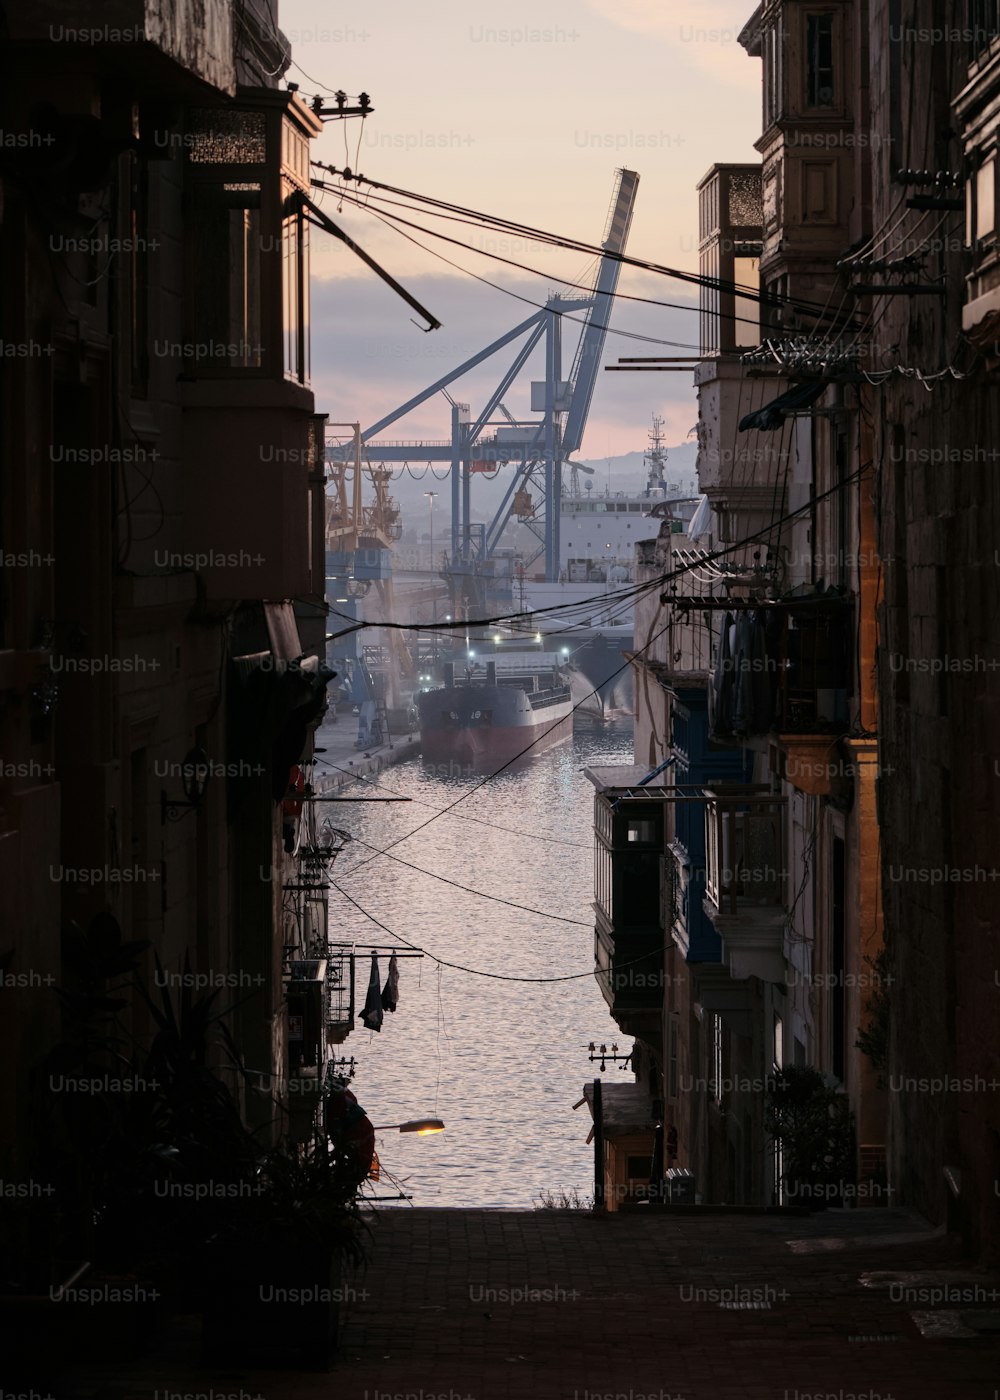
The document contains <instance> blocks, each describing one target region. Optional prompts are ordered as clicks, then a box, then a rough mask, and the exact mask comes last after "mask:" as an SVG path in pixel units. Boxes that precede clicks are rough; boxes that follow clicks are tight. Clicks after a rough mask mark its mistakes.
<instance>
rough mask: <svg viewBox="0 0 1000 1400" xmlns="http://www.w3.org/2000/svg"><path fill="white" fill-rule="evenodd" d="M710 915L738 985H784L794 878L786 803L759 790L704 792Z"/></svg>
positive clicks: (730, 788)
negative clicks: (747, 981)
mask: <svg viewBox="0 0 1000 1400" xmlns="http://www.w3.org/2000/svg"><path fill="white" fill-rule="evenodd" d="M705 792H706V797H707V798H708V801H707V802H706V806H705V903H704V908H705V913H706V915H707V916H708V918H709V919H710V920H711V922H712V924H713V925H714V926H715V928H716V930H717V932H718V933H719V935H720V936H721V938H722V944H723V961H724V962H725V963H726V964H727V965H728V968H729V973H730V976H731V977H733V978H734V979H736V980H742V979H743V978H746V977H751V976H754V977H760V978H761V979H762V980H763V981H769V982H780V981H783V980H784V954H783V934H784V927H785V917H786V915H785V911H786V908H787V898H788V895H787V891H788V888H789V873H788V870H787V868H786V861H785V850H786V843H785V833H784V822H785V808H786V803H785V799H784V798H783V797H778V796H775V795H774V794H773V793H771V792H770V790H769V789H768V788H767V787H764V786H761V785H759V784H736V783H733V784H725V785H719V786H717V787H714V788H706V790H705Z"/></svg>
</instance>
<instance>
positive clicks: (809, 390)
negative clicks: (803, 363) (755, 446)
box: [740, 379, 827, 433]
mask: <svg viewBox="0 0 1000 1400" xmlns="http://www.w3.org/2000/svg"><path fill="white" fill-rule="evenodd" d="M826 387H827V381H826V380H825V379H811V380H809V382H808V383H806V384H797V385H796V386H795V388H794V389H789V390H788V391H787V392H786V393H784V394H779V395H778V397H777V398H776V399H772V400H771V402H770V403H766V404H765V405H764V407H763V408H758V409H756V410H755V411H754V412H753V413H748V414H746V415H745V416H744V417H743V418H741V419H740V432H741V433H745V432H749V431H751V430H754V431H756V432H758V433H770V432H774V430H775V429H776V428H780V427H781V426H782V425H783V423H784V421H785V419H786V418H788V417H790V416H791V415H792V414H794V413H801V412H803V410H804V409H807V408H811V407H812V405H813V404H814V403H815V402H816V400H817V399H819V398H821V397H822V396H823V394H824V393H825V392H826Z"/></svg>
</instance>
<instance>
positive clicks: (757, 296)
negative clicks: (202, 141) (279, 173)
mask: <svg viewBox="0 0 1000 1400" xmlns="http://www.w3.org/2000/svg"><path fill="white" fill-rule="evenodd" d="M313 184H314V186H316V187H318V188H320V189H322V188H324V182H323V181H317V180H314V181H313ZM345 197H346V198H347V200H348V203H351V204H353V205H354V206H355V207H356V208H358V209H364V210H366V211H367V212H368V213H370V214H374V215H375V216H376V217H377V218H379V219H381V220H382V222H383V223H387V224H389V225H390V226H391V227H394V228H396V231H397V232H398V233H400V235H401V236H405V237H408V238H409V241H410V242H412V243H414V244H415V245H416V246H417V247H418V248H421V249H422V251H424V252H426V253H429V254H430V255H431V256H437V257H440V258H442V261H444V262H448V263H449V265H450V266H452V267H455V268H457V270H458V271H460V272H464V273H465V274H466V275H467V276H469V277H474V278H476V280H478V281H484V282H487V283H488V285H490V286H492V285H494V284H493V283H489V282H488V279H486V278H482V277H479V275H478V274H477V273H474V272H472V271H471V270H470V269H469V268H466V267H462V266H461V265H460V264H457V263H453V262H450V260H449V259H447V258H444V257H443V255H441V254H437V253H435V252H434V250H433V249H430V248H427V247H426V246H425V245H424V244H422V243H420V242H419V241H418V240H417V239H415V238H413V237H412V236H411V235H406V234H404V233H403V229H404V228H410V229H416V230H417V232H419V233H422V234H424V235H425V236H427V237H430V238H437V239H439V240H441V241H442V242H445V243H450V244H452V245H453V246H454V247H456V248H462V249H463V250H465V251H466V252H471V253H477V254H478V255H479V256H480V257H484V258H489V259H491V260H492V261H494V262H500V263H503V264H505V265H506V266H508V267H513V268H516V269H517V270H518V271H520V272H528V273H530V274H532V275H533V276H535V277H544V278H545V279H546V281H548V282H553V281H555V282H559V283H560V284H561V285H562V286H570V287H575V288H578V289H579V290H583V291H587V292H590V293H591V294H593V291H594V289H593V287H591V286H589V285H587V286H584V285H582V284H580V283H575V282H571V281H569V280H568V279H566V278H562V277H559V276H557V275H556V274H554V273H551V272H545V271H542V270H541V269H539V268H535V267H529V266H528V265H527V264H526V263H522V262H519V261H518V260H517V259H515V258H507V257H504V256H503V255H502V254H500V253H491V252H489V251H487V250H486V249H485V248H476V247H475V246H474V245H472V244H469V243H464V242H462V240H461V239H457V238H451V237H449V235H448V234H445V233H441V232H440V231H439V230H437V229H430V228H427V227H425V226H424V225H423V224H417V223H414V222H413V221H412V220H409V219H404V218H401V217H400V216H399V215H398V214H391V213H389V212H388V211H387V210H386V209H384V208H376V207H374V206H373V205H371V204H362V203H361V202H360V201H359V200H357V199H352V198H351V197H350V196H349V195H348V196H345ZM397 226H402V227H397ZM552 246H555V247H569V246H572V245H569V244H567V243H566V242H565V241H563V240H558V241H553V242H552ZM604 256H606V257H608V258H610V259H612V260H614V261H618V262H624V263H626V264H627V265H629V266H635V267H638V268H640V269H641V270H643V271H646V272H650V273H655V274H656V275H659V276H665V277H672V278H676V279H678V280H680V281H683V282H688V283H691V284H693V285H695V286H698V287H701V288H709V289H711V290H721V291H725V292H734V293H735V294H736V295H738V296H739V297H741V298H743V299H745V300H748V301H757V302H761V303H764V302H767V303H768V304H769V305H770V304H773V303H774V301H775V294H773V293H769V292H762V291H760V289H759V288H758V289H756V290H755V289H754V288H753V287H751V286H744V285H743V284H737V283H733V282H728V281H726V280H725V279H721V278H710V277H706V276H705V275H703V274H698V273H686V272H681V271H680V270H679V269H677V268H669V267H660V266H658V265H656V264H652V263H645V262H640V261H639V260H637V259H633V258H628V257H626V255H625V254H615V253H605V254H604ZM499 290H502V291H507V290H508V289H507V288H500V289H499ZM510 294H511V295H515V294H514V293H510ZM519 300H522V301H528V302H529V305H534V304H535V303H532V302H530V300H529V299H528V298H527V297H520V298H519ZM608 300H609V301H612V303H613V302H614V301H635V302H640V303H643V304H645V305H648V306H657V307H665V308H667V309H668V310H675V311H689V312H697V313H698V314H699V315H700V314H701V307H700V305H699V304H696V303H683V302H672V301H663V300H662V299H660V298H657V297H644V296H639V295H638V294H637V293H631V292H621V291H616V292H615V294H614V297H613V298H610V297H609V298H608ZM779 300H783V301H784V302H785V304H787V305H788V306H790V307H793V308H794V309H796V310H798V311H804V312H805V314H807V315H809V314H812V313H813V312H814V311H815V310H816V309H817V308H818V303H817V304H813V305H811V307H810V306H808V305H806V304H805V303H803V302H796V301H792V300H791V299H790V298H783V299H782V298H779ZM563 314H566V313H563ZM717 314H718V315H719V316H720V318H723V313H721V312H719V313H717ZM566 319H567V320H571V321H572V320H575V319H577V318H575V317H573V316H570V315H568V314H566ZM723 319H725V320H727V321H733V322H734V323H735V322H737V321H739V322H743V323H744V324H746V325H751V326H757V325H759V317H758V318H754V317H750V316H739V315H737V314H736V313H735V312H726V313H725V316H724V318H723ZM598 329H602V330H609V331H610V330H612V328H611V327H610V326H599V327H598ZM852 329H853V327H852ZM612 333H613V334H618V333H619V332H614V331H612ZM639 338H642V339H652V337H639ZM657 343H661V344H670V343H671V342H668V341H663V342H657ZM684 348H689V349H695V350H697V349H700V347H699V346H694V345H689V346H686V347H684Z"/></svg>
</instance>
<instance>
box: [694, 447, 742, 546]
mask: <svg viewBox="0 0 1000 1400" xmlns="http://www.w3.org/2000/svg"><path fill="white" fill-rule="evenodd" d="M742 426H743V424H742V423H741V424H740V427H741V428H742ZM711 533H712V503H711V501H709V499H708V497H707V496H702V497H701V499H700V500H699V502H698V506H697V509H696V510H695V513H694V515H692V517H691V519H690V520H689V521H688V527H687V537H688V539H689V540H690V542H691V543H692V544H695V545H696V544H697V543H698V541H699V540H701V539H703V538H707V537H708V536H710V535H711Z"/></svg>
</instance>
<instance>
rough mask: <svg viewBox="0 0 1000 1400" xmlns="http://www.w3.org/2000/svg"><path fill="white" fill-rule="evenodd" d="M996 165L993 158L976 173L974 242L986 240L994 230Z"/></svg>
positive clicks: (985, 162) (984, 163)
mask: <svg viewBox="0 0 1000 1400" xmlns="http://www.w3.org/2000/svg"><path fill="white" fill-rule="evenodd" d="M996 175H997V163H996V157H995V156H993V157H991V158H990V159H989V160H986V161H984V162H983V164H982V165H981V166H980V167H979V169H978V170H977V171H976V193H975V224H974V226H973V230H974V240H973V241H975V242H977V243H978V242H979V241H980V240H981V239H984V238H988V237H989V236H990V235H991V234H992V233H993V231H994V229H995V228H996Z"/></svg>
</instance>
